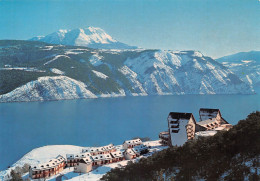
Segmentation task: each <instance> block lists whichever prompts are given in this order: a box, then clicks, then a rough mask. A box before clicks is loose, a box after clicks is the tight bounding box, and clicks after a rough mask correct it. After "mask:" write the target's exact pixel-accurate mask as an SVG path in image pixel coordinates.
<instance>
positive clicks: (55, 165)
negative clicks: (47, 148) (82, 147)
mask: <svg viewBox="0 0 260 181" xmlns="http://www.w3.org/2000/svg"><path fill="white" fill-rule="evenodd" d="M64 167H65V158H64V157H63V156H61V155H59V156H57V157H56V158H55V159H52V160H50V161H49V162H47V163H43V164H38V165H34V166H30V167H29V177H30V178H32V179H41V178H48V177H51V176H53V175H56V174H58V173H60V172H61V171H63V169H64Z"/></svg>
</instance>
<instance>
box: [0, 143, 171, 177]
mask: <svg viewBox="0 0 260 181" xmlns="http://www.w3.org/2000/svg"><path fill="white" fill-rule="evenodd" d="M144 144H145V145H146V146H149V147H150V149H149V150H150V152H149V153H148V154H146V156H141V157H139V158H137V159H136V160H132V161H138V160H139V159H140V158H143V157H147V156H151V155H152V154H153V153H155V152H158V151H161V150H163V149H166V148H168V147H167V146H162V145H161V144H160V141H159V140H156V141H147V142H144ZM83 148H87V147H80V146H74V145H48V146H43V147H39V148H35V149H33V150H32V151H30V152H29V153H27V154H26V155H24V156H23V157H22V158H21V159H20V160H18V161H17V162H16V163H14V164H13V165H12V166H11V167H10V168H8V169H7V170H3V171H0V180H1V181H2V180H8V175H10V172H11V170H12V169H14V168H15V167H23V166H24V164H29V165H37V164H40V163H45V162H48V161H49V160H50V159H52V158H56V157H57V156H58V155H61V156H63V157H65V158H66V154H80V153H81V151H82V149H83ZM116 148H117V149H122V148H123V147H122V145H117V146H116ZM128 161H129V160H124V161H121V162H116V163H112V164H108V165H103V166H100V167H98V168H97V169H95V170H93V171H92V172H89V173H87V174H76V173H74V174H73V168H67V169H65V170H64V171H62V172H61V173H62V174H64V175H66V176H67V177H68V178H69V179H72V180H92V181H97V180H99V179H100V178H101V177H102V176H103V175H104V174H106V173H107V172H108V171H110V170H111V169H112V168H115V167H119V165H120V167H121V166H125V165H127V163H128ZM56 176H57V175H56ZM24 178H28V173H27V174H26V175H25V176H24ZM30 180H31V179H30ZM47 180H55V176H53V177H51V178H48V179H47Z"/></svg>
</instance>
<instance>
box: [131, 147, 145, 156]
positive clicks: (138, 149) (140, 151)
mask: <svg viewBox="0 0 260 181" xmlns="http://www.w3.org/2000/svg"><path fill="white" fill-rule="evenodd" d="M132 150H133V151H134V152H135V153H136V155H137V156H140V155H143V154H146V153H147V152H148V151H149V150H148V147H147V146H146V145H143V144H142V145H138V146H135V147H134V148H132Z"/></svg>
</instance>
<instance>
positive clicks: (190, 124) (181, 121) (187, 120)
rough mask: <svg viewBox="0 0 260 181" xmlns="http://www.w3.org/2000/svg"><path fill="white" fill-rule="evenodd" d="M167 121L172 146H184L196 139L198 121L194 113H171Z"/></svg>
mask: <svg viewBox="0 0 260 181" xmlns="http://www.w3.org/2000/svg"><path fill="white" fill-rule="evenodd" d="M167 120H168V127H169V135H170V144H171V145H172V146H182V145H183V144H184V143H185V142H186V141H187V140H190V139H193V138H194V135H195V127H196V120H195V118H194V116H193V114H192V113H180V112H170V114H169V115H168V119H167Z"/></svg>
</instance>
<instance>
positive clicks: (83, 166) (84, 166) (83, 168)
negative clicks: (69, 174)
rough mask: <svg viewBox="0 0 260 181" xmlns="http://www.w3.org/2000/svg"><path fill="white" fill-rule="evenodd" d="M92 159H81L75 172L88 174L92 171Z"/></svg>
mask: <svg viewBox="0 0 260 181" xmlns="http://www.w3.org/2000/svg"><path fill="white" fill-rule="evenodd" d="M92 163H93V160H92V158H91V157H90V156H89V157H86V158H82V159H80V161H79V162H78V163H77V164H76V165H75V167H74V172H76V173H88V172H91V171H92Z"/></svg>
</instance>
